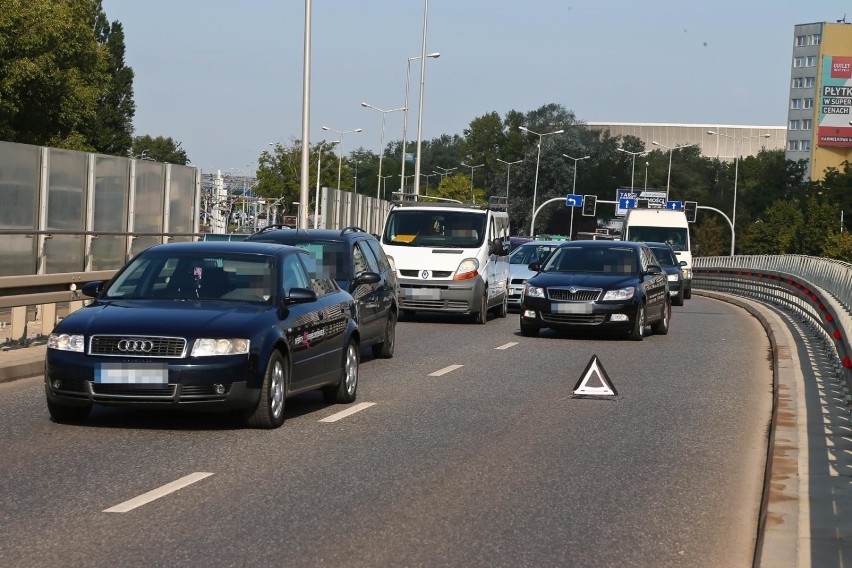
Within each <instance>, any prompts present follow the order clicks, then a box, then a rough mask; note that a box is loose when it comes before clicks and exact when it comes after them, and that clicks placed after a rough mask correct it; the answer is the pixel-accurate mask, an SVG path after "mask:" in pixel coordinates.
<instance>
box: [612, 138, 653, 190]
mask: <svg viewBox="0 0 852 568" xmlns="http://www.w3.org/2000/svg"><path fill="white" fill-rule="evenodd" d="M616 150H618V151H619V152H624V153H625V154H630V155H631V156H633V166H632V167H631V168H630V189H631V190H632V189H633V179H634V177H635V175H636V156H641V155H643V154H647V151H646V150H642V151H641V152H631V151H630V150H625V149H624V148H616Z"/></svg>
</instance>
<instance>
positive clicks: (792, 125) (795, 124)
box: [788, 120, 799, 130]
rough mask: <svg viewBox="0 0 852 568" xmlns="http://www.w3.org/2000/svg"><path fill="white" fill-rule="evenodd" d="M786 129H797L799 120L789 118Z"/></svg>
mask: <svg viewBox="0 0 852 568" xmlns="http://www.w3.org/2000/svg"><path fill="white" fill-rule="evenodd" d="M788 129H789V130H798V129H799V121H798V120H791V121H790V126H789V127H788Z"/></svg>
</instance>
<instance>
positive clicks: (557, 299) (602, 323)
mask: <svg viewBox="0 0 852 568" xmlns="http://www.w3.org/2000/svg"><path fill="white" fill-rule="evenodd" d="M530 270H533V271H536V272H537V274H536V275H535V276H533V277H532V278H530V279H529V280H527V284H526V287H525V289H524V296H523V299H522V302H521V333H522V334H523V335H525V336H535V335H538V331H539V329H541V328H544V327H548V328H551V329H558V330H577V329H588V330H597V329H606V330H618V331H624V332H626V334H627V335H628V337H629V338H630V339H634V340H636V341H641V340H642V337H643V336H644V335H645V326H646V325H647V324H649V323H650V324H651V329H652V330H653V331H654V333H656V334H659V335H665V334H667V333H668V331H669V318H670V316H671V300H670V299H669V293H668V281H667V280H666V275H665V272H663V270H662V268H660V266H659V265H658V264H657V261H656V259H655V258H654V253H652V252H651V249H650V248H648V246H647V245H645V244H644V243H634V242H625V241H571V242H566V243H564V244H562V245H560V246H559V247H558V248H557V249H556V250H554V251H553V252H552V253H551V254H550V256H549V257H547V260H545V261H544V263H543V264H541V265H539V264H538V263H532V264H530Z"/></svg>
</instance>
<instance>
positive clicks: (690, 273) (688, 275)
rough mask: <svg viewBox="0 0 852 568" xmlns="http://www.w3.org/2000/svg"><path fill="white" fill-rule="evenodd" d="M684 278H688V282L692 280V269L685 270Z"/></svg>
mask: <svg viewBox="0 0 852 568" xmlns="http://www.w3.org/2000/svg"><path fill="white" fill-rule="evenodd" d="M683 277H684V278H686V279H687V280H689V279H690V278H692V269H691V268H684V269H683Z"/></svg>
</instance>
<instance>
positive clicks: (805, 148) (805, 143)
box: [799, 140, 811, 152]
mask: <svg viewBox="0 0 852 568" xmlns="http://www.w3.org/2000/svg"><path fill="white" fill-rule="evenodd" d="M799 149H800V150H801V151H802V152H810V151H811V141H810V140H802V143H801V145H800V146H799Z"/></svg>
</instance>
